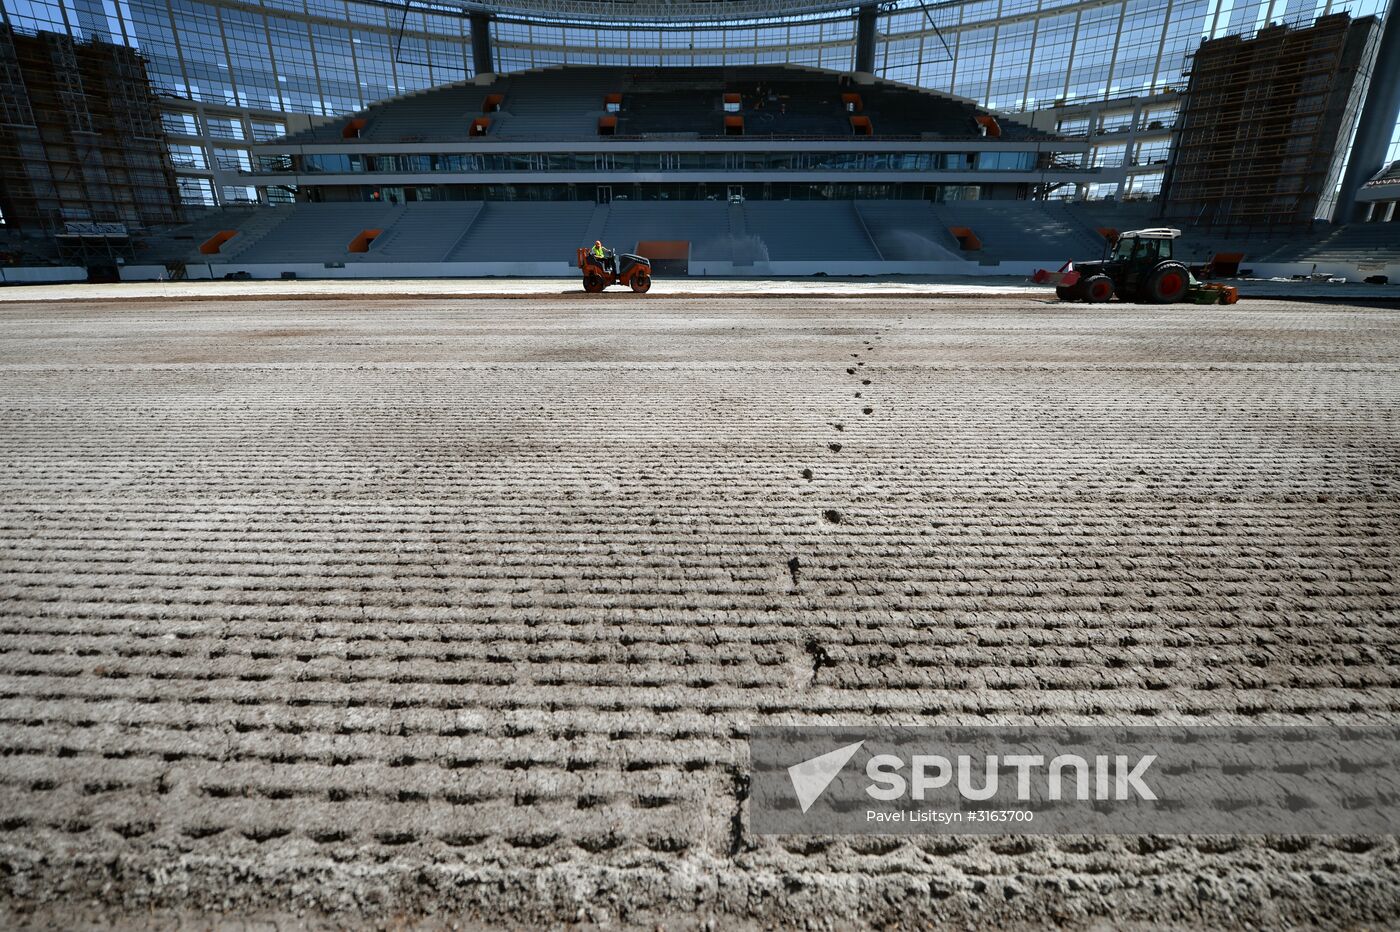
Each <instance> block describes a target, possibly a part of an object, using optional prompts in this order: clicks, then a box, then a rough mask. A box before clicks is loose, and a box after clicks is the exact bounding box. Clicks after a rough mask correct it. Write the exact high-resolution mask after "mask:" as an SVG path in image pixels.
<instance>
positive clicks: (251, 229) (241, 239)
mask: <svg viewBox="0 0 1400 932" xmlns="http://www.w3.org/2000/svg"><path fill="white" fill-rule="evenodd" d="M293 213H294V208H291V207H278V208H272V207H264V208H260V209H258V210H255V211H252V212H251V213H249V214H247V215H246V216H245V217H243V218H242V219H239V220H237V222H236V223H234V224H233V225H232V226H226V227H224V229H236V230H237V231H238V235H237V236H235V237H233V239H231V240H228V241H227V242H225V243H224V244H223V246H222V247H220V249H219V251H218V252H217V253H212V254H210V255H205V254H204V253H201V252H200V251H199V246H200V243H195V244H194V248H193V249H191V250H190V255H189V260H188V261H193V262H211V261H215V260H217V261H220V262H226V261H228V260H230V259H234V258H239V259H241V258H242V257H243V256H244V255H245V254H246V253H247V252H248V250H250V249H252V248H253V247H254V246H256V245H257V244H258V242H259V241H260V240H262V239H263V238H264V237H266V236H268V235H270V234H272V233H273V232H274V231H275V230H277V229H278V228H279V227H280V226H281V225H282V224H283V223H285V222H287V220H289V219H290V218H291V216H292V214H293ZM214 232H217V231H211V232H210V234H209V235H210V236H212V235H214ZM205 239H208V237H205ZM203 241H204V240H201V241H200V242H201V243H202V242H203Z"/></svg>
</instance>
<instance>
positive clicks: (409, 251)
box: [356, 201, 482, 262]
mask: <svg viewBox="0 0 1400 932" xmlns="http://www.w3.org/2000/svg"><path fill="white" fill-rule="evenodd" d="M404 207H405V209H404V212H403V214H402V215H401V216H400V217H399V219H398V221H397V222H396V223H395V224H394V225H393V226H391V227H390V228H389V229H388V230H386V231H385V232H384V234H383V235H382V236H380V237H379V238H378V239H376V240H375V241H374V243H372V244H371V245H370V248H369V251H368V252H365V253H362V254H360V255H359V256H357V257H356V258H358V259H361V260H363V261H366V262H441V261H443V260H444V259H446V258H447V256H448V254H449V253H451V252H452V250H453V248H454V247H455V246H456V245H457V243H458V242H459V241H461V239H462V238H463V237H464V236H466V234H467V231H468V230H469V229H470V228H471V226H472V224H473V223H475V222H476V219H477V216H478V215H479V214H480V213H481V208H482V204H481V202H480V201H428V202H425V203H414V204H406V205H404Z"/></svg>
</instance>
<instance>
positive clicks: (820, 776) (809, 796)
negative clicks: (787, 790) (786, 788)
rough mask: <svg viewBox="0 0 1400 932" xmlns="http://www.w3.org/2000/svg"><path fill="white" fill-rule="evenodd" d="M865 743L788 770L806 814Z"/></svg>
mask: <svg viewBox="0 0 1400 932" xmlns="http://www.w3.org/2000/svg"><path fill="white" fill-rule="evenodd" d="M864 743H865V742H864V741H857V742H856V743H855V744H848V745H846V746H845V747H844V748H837V749H836V750H834V751H830V752H828V753H826V754H822V755H820V756H818V757H813V758H812V759H811V760H804V761H803V762H802V763H800V764H793V765H792V766H791V767H789V768H788V777H789V778H790V779H791V780H792V788H793V789H794V790H795V791H796V792H797V801H798V802H799V803H801V805H802V811H803V812H804V813H805V812H806V811H807V810H808V809H811V808H812V803H814V802H816V801H817V797H819V796H821V795H822V792H823V791H824V790H825V789H826V788H827V787H828V786H830V785H831V781H832V780H835V779H836V775H837V774H838V773H840V772H841V768H842V767H844V766H846V762H847V761H849V760H850V759H851V758H852V757H854V756H855V753H856V751H859V750H860V746H861V745H862V744H864Z"/></svg>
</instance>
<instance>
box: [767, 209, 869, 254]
mask: <svg viewBox="0 0 1400 932" xmlns="http://www.w3.org/2000/svg"><path fill="white" fill-rule="evenodd" d="M744 225H745V227H746V229H747V231H748V233H749V234H750V235H751V236H753V237H756V238H757V240H758V241H759V242H760V243H761V244H762V248H763V250H764V252H766V254H767V258H768V259H769V260H773V261H823V260H830V261H842V262H879V261H880V251H879V249H877V248H876V246H875V243H874V242H872V241H871V238H870V235H869V234H868V233H866V232H865V227H864V225H863V224H862V223H861V222H860V217H859V216H858V215H857V214H856V208H855V204H854V203H853V202H852V201H748V202H746V203H745V204H744Z"/></svg>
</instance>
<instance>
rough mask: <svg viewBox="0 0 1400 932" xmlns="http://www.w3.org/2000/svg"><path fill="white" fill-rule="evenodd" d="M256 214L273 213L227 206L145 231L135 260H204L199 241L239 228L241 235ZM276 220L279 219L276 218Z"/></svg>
mask: <svg viewBox="0 0 1400 932" xmlns="http://www.w3.org/2000/svg"><path fill="white" fill-rule="evenodd" d="M259 213H268V214H272V213H274V212H273V211H270V210H266V209H264V208H257V207H252V206H249V207H227V208H224V209H223V210H210V211H208V212H207V214H205V215H204V216H200V217H197V218H195V219H193V220H191V221H190V222H189V223H186V224H182V225H180V226H176V227H168V228H165V229H161V230H156V231H152V232H149V233H147V234H145V235H144V236H143V237H142V238H141V240H140V245H139V247H138V249H137V253H136V255H137V261H139V262H143V263H144V262H150V263H165V262H176V261H184V262H195V261H199V262H203V261H206V260H207V259H208V258H209V257H208V256H205V255H203V254H202V253H201V252H200V251H199V247H200V245H201V244H202V243H204V242H206V241H207V240H208V239H209V238H210V237H212V236H214V235H215V234H217V233H220V232H222V231H224V230H238V231H239V234H240V235H243V229H244V228H245V227H246V226H248V224H249V223H250V222H251V221H252V220H253V218H254V216H255V215H257V214H259ZM275 219H276V220H277V221H280V220H281V219H282V218H281V217H280V216H279V217H276V218H275ZM237 238H238V237H234V240H229V242H228V243H227V244H225V246H224V249H223V250H222V251H221V252H224V253H226V252H227V251H228V250H229V248H230V247H231V246H232V245H233V242H234V241H235V240H236V239H237Z"/></svg>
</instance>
